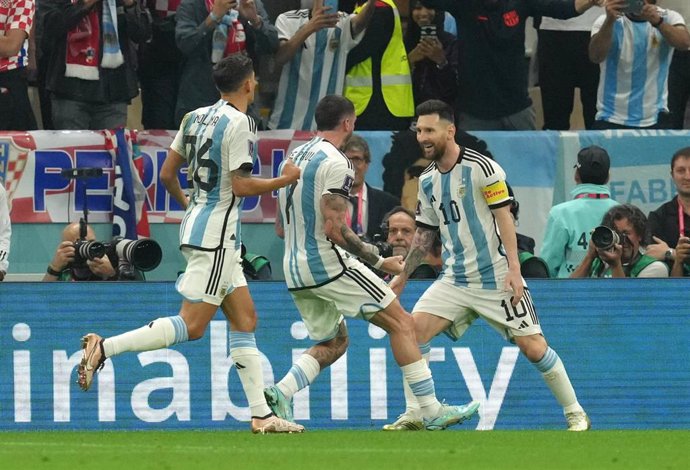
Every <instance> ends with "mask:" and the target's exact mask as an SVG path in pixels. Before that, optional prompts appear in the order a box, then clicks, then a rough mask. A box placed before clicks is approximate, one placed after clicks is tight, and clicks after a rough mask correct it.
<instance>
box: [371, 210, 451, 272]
mask: <svg viewBox="0 0 690 470" xmlns="http://www.w3.org/2000/svg"><path fill="white" fill-rule="evenodd" d="M381 228H382V229H383V233H384V235H385V236H386V245H387V246H388V247H390V249H391V251H390V253H387V254H388V256H402V257H403V258H405V257H406V256H407V253H408V252H409V251H410V247H411V246H412V240H413V239H414V234H415V230H416V222H415V216H414V213H413V212H412V211H410V210H409V209H405V208H404V207H402V206H396V207H394V208H393V209H391V210H390V212H388V213H387V214H386V215H385V216H384V217H383V223H382V224H381ZM440 244H441V241H440V239H439V238H438V237H436V241H435V243H434V246H433V247H432V248H433V249H434V250H433V251H434V252H435V251H436V249H438V251H439V252H440V248H441V246H440ZM377 248H379V251H381V248H380V246H377ZM431 254H432V253H430V255H431ZM381 256H386V254H384V253H381ZM429 258H430V256H427V258H426V259H425V260H424V261H423V262H422V263H421V264H420V265H419V266H418V267H417V269H415V270H414V271H413V272H412V274H410V279H436V277H437V276H438V273H439V271H440V268H441V266H440V265H439V266H438V267H436V266H433V265H432V264H431V263H430V262H429V261H430V259H429ZM441 264H442V263H441Z"/></svg>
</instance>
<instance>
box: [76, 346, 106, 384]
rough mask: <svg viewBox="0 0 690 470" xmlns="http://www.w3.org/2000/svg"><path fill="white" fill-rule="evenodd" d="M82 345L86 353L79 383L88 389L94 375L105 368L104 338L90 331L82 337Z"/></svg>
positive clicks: (81, 364)
mask: <svg viewBox="0 0 690 470" xmlns="http://www.w3.org/2000/svg"><path fill="white" fill-rule="evenodd" d="M81 347H82V349H83V350H84V355H83V356H82V358H81V362H80V363H79V367H78V368H77V375H78V376H79V379H78V380H77V383H78V384H79V387H81V389H82V390H84V391H87V390H88V389H89V387H91V383H92V382H93V376H94V375H96V372H98V371H99V370H101V369H102V368H103V364H104V363H105V359H106V358H105V352H104V351H103V338H101V337H100V336H98V335H97V334H96V333H89V334H87V335H86V336H84V337H82V339H81Z"/></svg>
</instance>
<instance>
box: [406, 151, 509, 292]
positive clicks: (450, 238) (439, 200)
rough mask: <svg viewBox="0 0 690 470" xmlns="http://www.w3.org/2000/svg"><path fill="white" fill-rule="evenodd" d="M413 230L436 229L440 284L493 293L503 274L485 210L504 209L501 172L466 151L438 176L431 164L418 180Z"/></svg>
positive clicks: (504, 269) (502, 257) (497, 240)
mask: <svg viewBox="0 0 690 470" xmlns="http://www.w3.org/2000/svg"><path fill="white" fill-rule="evenodd" d="M418 198H419V200H418V202H417V225H418V226H421V227H426V228H431V229H436V228H438V229H439V230H440V234H441V243H442V245H443V248H442V258H443V273H442V276H443V277H442V279H443V280H444V281H447V282H450V283H452V284H454V285H458V286H463V287H472V288H478V289H498V288H500V287H501V286H502V284H503V279H504V278H505V275H506V273H507V272H508V260H507V258H506V256H505V251H504V249H503V246H502V244H501V239H500V236H499V233H498V225H497V224H496V220H495V219H494V215H493V213H492V212H491V209H497V208H499V207H503V206H505V205H507V204H510V196H509V195H508V188H507V186H506V175H505V172H504V171H503V169H502V168H501V167H500V166H499V165H498V164H497V163H496V162H494V161H493V160H491V159H490V158H488V157H486V156H484V155H482V154H481V153H478V152H475V151H474V150H470V149H467V148H463V147H461V148H460V156H459V157H458V161H457V163H456V164H455V166H453V168H452V169H451V170H450V171H448V172H446V173H442V172H441V171H440V170H439V169H438V168H437V166H436V163H435V162H434V163H432V164H431V165H429V166H428V167H427V169H426V170H424V172H423V173H422V174H421V175H420V177H419V193H418Z"/></svg>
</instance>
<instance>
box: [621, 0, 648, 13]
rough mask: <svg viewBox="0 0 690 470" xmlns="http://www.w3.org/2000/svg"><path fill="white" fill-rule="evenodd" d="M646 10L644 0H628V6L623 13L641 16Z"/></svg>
mask: <svg viewBox="0 0 690 470" xmlns="http://www.w3.org/2000/svg"><path fill="white" fill-rule="evenodd" d="M642 8H644V0H628V6H626V7H625V8H624V9H623V13H630V14H632V15H639V14H640V13H642Z"/></svg>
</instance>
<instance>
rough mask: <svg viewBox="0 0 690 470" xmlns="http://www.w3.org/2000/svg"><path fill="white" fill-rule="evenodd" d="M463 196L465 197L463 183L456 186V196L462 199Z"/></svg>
mask: <svg viewBox="0 0 690 470" xmlns="http://www.w3.org/2000/svg"><path fill="white" fill-rule="evenodd" d="M463 197H465V185H464V184H461V185H460V186H458V198H460V199H462V198H463Z"/></svg>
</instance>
